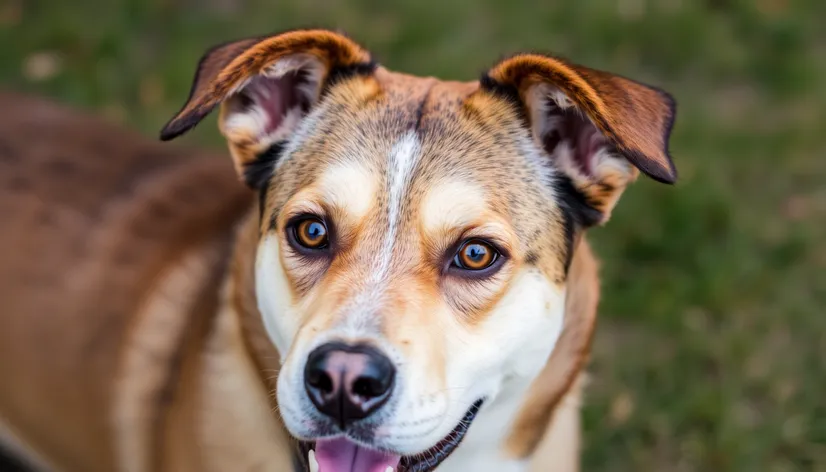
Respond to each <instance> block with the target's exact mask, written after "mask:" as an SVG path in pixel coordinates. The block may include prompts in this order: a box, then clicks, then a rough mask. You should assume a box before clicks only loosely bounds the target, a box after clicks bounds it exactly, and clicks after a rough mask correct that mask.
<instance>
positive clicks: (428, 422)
mask: <svg viewBox="0 0 826 472" xmlns="http://www.w3.org/2000/svg"><path fill="white" fill-rule="evenodd" d="M219 102H221V103H222V113H221V118H220V126H221V129H222V132H223V133H224V135H225V136H226V137H227V138H228V141H229V143H230V150H231V152H232V155H233V158H234V160H235V163H236V168H237V169H238V170H239V173H240V174H241V175H242V176H244V178H245V180H246V181H247V183H248V184H249V185H251V186H253V187H255V188H256V189H258V191H259V192H260V196H261V198H260V203H261V205H260V214H261V218H260V239H259V245H258V253H257V260H256V294H257V298H258V303H259V308H260V311H261V315H262V316H263V319H264V323H265V326H266V328H267V331H268V333H269V336H270V338H271V340H272V342H273V343H274V345H275V346H276V348H277V349H278V351H279V353H280V354H281V357H282V358H281V360H282V364H283V367H282V370H281V372H280V374H279V379H278V389H277V390H278V392H277V393H278V402H279V406H280V411H281V415H282V417H283V419H284V422H285V424H286V425H287V427H288V429H289V430H290V432H291V433H292V434H294V435H295V436H296V437H298V438H300V439H303V440H305V441H309V442H316V444H315V446H314V447H315V457H316V459H315V460H312V461H311V462H312V463H313V467H317V466H318V467H320V470H321V471H322V472H338V471H339V470H351V469H350V468H348V467H351V465H350V464H353V463H354V461H356V462H355V463H357V464H360V465H355V466H352V467H355V468H354V469H353V470H371V471H372V470H380V471H382V472H383V471H384V470H385V469H386V468H387V467H390V468H398V469H399V470H429V469H430V468H432V467H435V465H437V464H438V463H439V462H440V461H441V460H443V459H444V458H445V457H447V455H449V454H450V452H451V451H452V450H453V448H454V447H456V445H458V443H459V441H460V440H461V437H462V436H463V434H464V432H465V430H466V429H467V425H468V424H469V423H470V421H472V419H473V417H474V415H475V414H476V412H477V411H478V409H479V407H480V405H482V404H483V403H484V402H493V401H495V400H496V399H497V397H498V396H499V395H500V393H501V392H502V391H503V389H506V388H507V387H508V385H509V384H512V383H515V382H518V383H522V384H526V383H528V382H530V380H531V379H532V378H534V377H535V376H536V374H537V373H538V372H539V370H540V369H541V368H542V367H543V365H544V364H545V362H546V361H547V358H548V355H549V354H550V353H551V351H552V349H553V347H554V345H555V342H556V340H557V338H558V337H559V335H560V333H561V330H562V327H563V320H564V306H565V287H566V276H567V269H568V264H569V262H570V259H571V257H572V253H573V251H574V250H575V247H576V242H577V241H578V238H579V236H580V235H581V233H582V231H583V230H584V229H586V228H587V227H588V226H591V225H593V224H597V223H601V222H603V221H605V220H606V219H607V218H608V216H609V214H610V211H611V208H612V207H613V205H614V203H615V202H616V200H617V198H618V197H619V195H620V193H621V192H622V190H623V189H624V188H625V186H626V185H627V184H628V183H629V182H631V181H632V180H633V179H634V178H635V177H636V175H637V173H638V171H637V168H640V169H642V170H644V171H645V172H646V173H648V174H650V175H652V176H654V177H656V178H658V179H660V180H666V181H670V180H673V178H674V175H675V174H674V170H673V166H672V165H671V162H670V159H669V158H668V156H667V153H666V144H665V143H666V141H667V135H668V132H669V131H670V121H671V113H672V105H671V102H670V99H669V98H668V97H667V96H666V95H664V94H663V93H661V92H658V91H654V90H652V89H649V88H647V87H644V86H642V85H639V84H636V83H634V82H630V81H628V80H626V79H621V78H618V77H615V76H609V75H607V74H604V73H599V72H595V71H591V70H589V69H584V68H575V67H574V66H569V65H567V64H563V63H561V62H559V61H556V60H554V59H551V58H545V57H541V56H517V57H516V58H513V59H510V60H507V61H505V62H503V63H501V64H499V65H498V66H496V67H495V68H493V69H492V70H491V71H490V72H489V73H488V74H486V76H485V78H484V79H483V80H482V81H481V83H453V82H442V81H438V80H435V79H423V78H417V77H413V76H407V75H402V74H396V73H391V72H388V71H386V70H384V69H382V68H377V67H375V66H374V65H373V64H372V63H371V62H370V59H369V55H368V54H367V53H366V52H365V51H363V50H362V49H361V48H360V47H358V46H357V45H355V44H353V43H352V42H351V41H350V40H348V39H346V38H343V37H341V36H338V35H335V34H333V33H329V32H324V31H301V32H292V33H285V34H283V35H280V36H276V37H273V38H267V39H264V40H249V41H242V42H238V43H233V44H230V45H226V46H223V47H222V48H219V49H216V50H213V51H212V52H210V53H208V54H207V56H205V59H204V60H203V61H202V64H201V70H200V71H199V75H198V79H197V80H196V84H195V86H194V88H193V94H192V96H191V97H190V101H189V102H188V104H187V106H186V107H185V108H184V109H183V110H182V111H181V113H180V114H179V115H178V116H177V117H176V118H175V119H173V121H172V122H170V124H169V125H168V126H167V128H166V129H165V134H166V137H174V136H175V135H177V134H180V133H181V132H183V131H185V130H186V129H188V128H189V127H191V126H194V124H195V123H197V121H199V120H200V119H201V118H202V117H203V116H204V115H205V114H206V113H208V112H209V110H210V109H211V108H212V107H213V106H215V105H216V104H217V103H219ZM635 121H636V122H635ZM365 446H366V447H365ZM376 450H378V451H382V452H376ZM354 457H355V459H354ZM316 461H317V464H315V462H316ZM345 464H346V465H345Z"/></svg>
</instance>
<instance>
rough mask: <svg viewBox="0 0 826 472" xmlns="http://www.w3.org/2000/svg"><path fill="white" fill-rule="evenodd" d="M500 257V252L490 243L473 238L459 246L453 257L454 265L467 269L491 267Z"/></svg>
mask: <svg viewBox="0 0 826 472" xmlns="http://www.w3.org/2000/svg"><path fill="white" fill-rule="evenodd" d="M498 257H499V252H498V251H497V250H496V249H495V248H494V247H493V246H491V245H490V244H488V243H486V242H484V241H480V240H471V241H468V242H466V243H464V244H462V247H460V248H459V252H457V253H456V255H455V256H454V257H453V265H455V266H456V267H458V268H460V269H465V270H482V269H487V268H488V267H490V266H491V265H492V264H493V263H494V262H496V259H497V258H498Z"/></svg>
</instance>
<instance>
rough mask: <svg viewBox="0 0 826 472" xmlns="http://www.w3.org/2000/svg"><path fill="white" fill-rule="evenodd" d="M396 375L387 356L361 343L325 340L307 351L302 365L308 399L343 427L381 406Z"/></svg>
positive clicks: (388, 395)
mask: <svg viewBox="0 0 826 472" xmlns="http://www.w3.org/2000/svg"><path fill="white" fill-rule="evenodd" d="M395 377H396V369H395V368H394V367H393V363H392V362H390V359H388V358H387V356H385V355H384V354H382V353H381V352H379V351H378V349H376V348H374V347H371V346H366V345H363V344H357V345H348V344H344V343H329V344H324V345H322V346H320V347H318V348H316V349H315V350H314V351H313V352H311V353H310V355H309V356H308V357H307V365H306V366H305V367H304V387H305V388H306V389H307V394H308V395H309V396H310V400H312V402H313V404H314V405H315V406H316V408H318V411H320V412H321V413H323V414H325V415H327V416H329V417H330V418H332V419H334V420H336V422H337V423H338V425H339V426H340V427H341V428H342V429H345V428H346V427H347V425H349V424H350V423H352V422H353V421H356V420H360V419H362V418H366V417H368V416H370V415H371V414H372V413H374V412H375V411H376V410H378V409H379V408H381V406H382V405H384V403H385V402H387V399H388V398H389V397H390V391H391V390H392V389H393V381H394V380H395Z"/></svg>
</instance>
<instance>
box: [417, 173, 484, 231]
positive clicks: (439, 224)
mask: <svg viewBox="0 0 826 472" xmlns="http://www.w3.org/2000/svg"><path fill="white" fill-rule="evenodd" d="M484 210H485V197H484V193H483V192H482V189H481V188H480V187H479V186H478V185H474V184H472V183H469V182H465V181H462V180H453V181H448V182H443V183H440V184H438V185H436V186H435V187H433V188H432V189H430V190H429V191H428V192H427V194H426V195H425V198H424V200H423V203H422V211H421V215H422V216H421V218H422V223H423V224H424V227H425V229H426V230H428V231H438V230H441V229H444V228H461V227H464V226H468V225H470V224H471V223H472V222H474V221H478V218H479V217H480V216H481V215H482V213H483V212H484Z"/></svg>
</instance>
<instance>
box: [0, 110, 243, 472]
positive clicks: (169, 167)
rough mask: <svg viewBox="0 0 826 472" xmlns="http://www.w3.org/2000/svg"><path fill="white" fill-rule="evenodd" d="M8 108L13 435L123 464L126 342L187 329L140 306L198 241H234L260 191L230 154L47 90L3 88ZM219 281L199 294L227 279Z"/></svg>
mask: <svg viewBox="0 0 826 472" xmlns="http://www.w3.org/2000/svg"><path fill="white" fill-rule="evenodd" d="M0 109H2V110H3V113H2V114H0V218H2V220H0V221H2V223H0V251H2V256H0V303H2V307H0V383H1V384H2V388H0V443H2V442H3V440H4V439H5V440H6V442H8V439H9V436H10V435H11V436H15V437H16V438H17V440H20V441H22V442H24V443H29V444H37V448H38V451H30V452H35V453H37V455H42V456H47V457H49V458H51V460H56V461H57V462H59V463H62V464H72V468H73V469H76V470H86V471H94V470H113V469H114V467H113V463H114V458H113V456H114V452H113V447H114V446H113V445H112V442H113V439H112V438H113V437H114V436H115V435H114V434H113V428H114V426H113V424H116V423H117V421H114V420H113V418H112V412H113V411H116V410H117V408H115V407H114V406H113V402H115V401H119V400H118V399H117V398H116V397H118V394H117V393H116V392H114V391H113V390H114V388H113V385H116V382H113V379H115V378H118V377H119V376H120V375H121V370H122V367H123V364H124V363H125V362H127V360H126V359H125V358H124V356H125V346H129V345H130V342H135V340H136V339H137V340H140V339H143V340H146V339H149V340H154V339H159V338H162V337H163V336H167V335H169V336H172V335H173V334H174V333H176V332H178V331H180V330H178V331H176V330H175V329H171V328H170V329H167V330H164V329H163V328H161V329H160V331H161V333H159V335H158V336H154V337H153V336H149V337H145V336H144V337H141V338H139V337H136V336H132V330H133V329H135V328H134V326H135V325H136V322H137V320H136V318H139V317H140V310H138V311H137V312H136V309H135V308H136V307H140V306H142V304H144V303H145V302H146V294H147V293H148V292H149V291H150V290H151V289H152V287H156V284H157V281H158V280H159V279H160V278H162V277H164V274H166V273H168V269H169V267H171V266H172V265H173V264H174V263H177V262H178V261H180V260H181V258H182V257H184V254H185V253H186V252H187V251H190V250H191V248H192V247H197V246H199V245H203V244H212V243H211V242H212V241H218V242H217V243H216V244H217V246H216V247H220V248H223V247H224V246H226V250H227V251H228V250H229V244H228V241H227V244H222V243H221V242H220V241H221V240H228V236H227V235H228V232H229V230H230V228H231V226H232V224H233V221H234V219H235V218H237V217H238V215H241V214H243V213H244V211H243V209H244V208H245V207H246V206H247V205H248V200H249V198H248V197H249V195H248V193H247V192H246V190H245V189H244V188H243V186H241V185H239V184H238V183H237V182H236V181H235V178H234V173H233V172H232V170H231V167H230V164H229V162H228V160H227V159H226V158H225V157H224V156H220V155H218V156H211V155H207V154H204V153H195V152H192V153H188V152H185V151H181V150H176V149H175V148H171V147H169V146H161V145H159V144H156V143H154V142H152V141H151V140H149V139H146V138H141V137H138V136H136V135H133V134H130V133H127V132H124V131H122V130H120V129H118V128H116V127H113V126H111V125H107V124H106V123H103V122H101V121H99V120H97V119H94V118H90V117H87V116H83V115H79V114H78V113H76V112H73V111H69V110H66V109H63V108H60V107H57V106H55V105H52V104H50V103H48V102H45V101H41V100H36V99H31V98H24V97H20V96H16V95H12V94H4V93H0ZM222 260H224V261H225V260H226V258H222ZM222 263H223V262H222ZM217 265H218V263H216V264H214V265H213V266H209V267H206V268H207V269H216V271H218V269H219V267H217ZM202 268H203V266H202ZM207 272H209V271H207ZM205 277H206V278H205V279H204V280H209V279H210V277H209V274H208V273H207V274H206V275H205ZM215 283H217V281H216V282H215ZM201 285H203V284H201ZM207 285H208V284H207ZM213 285H214V284H213ZM199 287H200V286H199ZM204 287H206V286H205V285H204ZM206 291H207V289H206V288H198V290H197V291H196V292H197V293H196V294H193V295H192V296H193V297H195V298H198V297H200V298H198V299H199V300H200V299H201V298H204V297H207V298H209V297H211V296H214V292H215V287H214V286H213V287H211V288H209V291H212V292H213V293H212V294H210V293H206ZM195 311H196V310H193V313H194V312H195ZM200 311H201V312H208V310H200ZM193 316H194V315H193ZM167 333H168V334H167ZM137 342H141V341H137ZM176 344H177V343H174V342H169V343H164V342H160V345H162V346H166V345H176ZM153 349H155V350H158V349H160V348H158V347H157V346H147V347H146V352H147V353H148V354H147V356H145V357H146V358H147V359H150V360H149V361H148V365H146V366H145V368H146V369H147V371H153V369H156V368H161V367H160V366H165V365H167V363H166V362H164V360H162V359H159V360H158V361H157V363H156V364H157V365H153V362H152V361H151V359H152V355H153ZM160 350H161V351H162V352H160V353H155V354H157V355H158V356H159V357H163V356H167V355H172V354H174V353H172V354H170V353H168V352H166V351H165V350H163V349H160ZM144 363H146V362H145V361H144ZM156 373H157V375H158V376H160V377H163V376H165V375H169V374H168V372H156ZM145 378H146V381H147V382H152V379H151V377H150V376H147V377H145ZM155 383H156V384H159V385H161V384H163V383H164V381H163V380H162V379H161V380H157V381H156V382H155ZM167 393H168V392H167ZM146 395H147V396H150V397H153V398H146V399H141V398H138V399H137V401H136V402H135V403H136V404H140V403H141V402H143V403H159V402H162V401H163V398H161V397H162V396H163V395H161V393H160V392H158V391H157V389H149V390H147V393H146ZM123 414H125V415H127V416H128V414H129V413H128V412H126V413H123ZM150 416H151V415H150ZM149 420H150V424H148V426H147V427H148V428H151V427H157V425H156V426H152V424H151V421H156V422H159V421H161V420H160V418H154V419H152V418H150V419H149ZM3 430H5V431H3ZM9 433H11V434H9ZM4 437H5V438H4ZM7 445H8V444H7ZM91 458H95V459H91Z"/></svg>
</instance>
